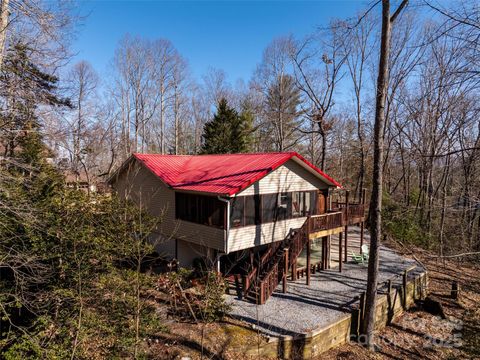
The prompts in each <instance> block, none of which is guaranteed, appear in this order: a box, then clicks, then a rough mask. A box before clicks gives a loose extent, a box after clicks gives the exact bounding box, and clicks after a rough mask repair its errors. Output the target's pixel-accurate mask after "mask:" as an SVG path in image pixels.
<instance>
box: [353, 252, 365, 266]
mask: <svg viewBox="0 0 480 360" xmlns="http://www.w3.org/2000/svg"><path fill="white" fill-rule="evenodd" d="M351 254H352V255H351V256H352V259H353V261H354V262H355V263H357V264H363V263H364V261H365V258H364V257H363V255H362V254H358V255H357V254H355V253H354V252H353V251H352V252H351Z"/></svg>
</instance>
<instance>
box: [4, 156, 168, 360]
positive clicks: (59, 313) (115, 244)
mask: <svg viewBox="0 0 480 360" xmlns="http://www.w3.org/2000/svg"><path fill="white" fill-rule="evenodd" d="M0 185H1V186H0V199H1V200H2V201H1V205H0V206H1V211H0V221H2V227H0V258H2V264H1V265H2V268H1V271H2V273H1V275H2V276H1V277H0V294H1V295H0V300H1V302H2V305H3V306H2V308H1V310H0V311H1V314H0V315H1V320H0V322H1V323H0V328H1V329H2V333H1V334H0V354H2V357H5V358H11V359H18V358H26V359H29V358H31V359H40V358H52V359H63V358H69V357H70V356H71V354H72V352H74V351H75V358H79V359H82V358H84V359H90V358H92V356H93V355H95V357H97V358H109V357H111V356H114V357H115V356H116V357H122V358H124V357H132V356H133V354H134V353H135V351H137V357H139V356H140V352H139V350H138V348H139V339H142V338H143V337H145V336H148V335H151V334H154V333H156V332H158V331H164V327H163V326H162V324H160V323H159V321H158V319H157V317H156V314H155V311H154V308H153V302H152V301H150V300H149V298H148V296H147V293H148V292H147V290H148V289H152V288H153V283H154V281H155V276H154V275H153V274H148V273H145V272H143V271H142V270H143V269H142V266H141V263H142V261H143V260H144V256H145V255H146V254H151V252H152V245H151V244H150V243H149V242H148V237H147V235H148V234H149V233H150V232H151V230H152V229H153V228H154V227H155V226H156V225H157V223H158V219H153V218H151V217H149V216H147V215H146V214H144V213H143V212H142V211H141V210H139V209H138V207H136V206H134V205H133V204H130V203H126V202H121V201H120V200H118V199H117V198H115V197H103V196H101V195H98V196H88V195H87V194H86V193H84V192H82V191H78V190H75V189H71V188H66V187H65V186H64V181H63V179H62V176H60V175H59V174H58V173H57V172H56V170H55V169H54V168H52V167H51V166H50V165H48V164H47V163H46V162H45V161H41V162H40V163H39V164H38V166H35V167H30V166H28V165H25V166H23V165H18V166H10V167H4V166H2V167H0ZM19 275H20V276H19Z"/></svg>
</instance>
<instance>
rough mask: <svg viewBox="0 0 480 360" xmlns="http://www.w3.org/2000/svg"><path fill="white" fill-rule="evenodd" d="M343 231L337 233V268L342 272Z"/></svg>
mask: <svg viewBox="0 0 480 360" xmlns="http://www.w3.org/2000/svg"><path fill="white" fill-rule="evenodd" d="M342 235H343V232H340V233H339V234H338V270H339V271H340V272H342V242H343V241H342V237H343V236H342Z"/></svg>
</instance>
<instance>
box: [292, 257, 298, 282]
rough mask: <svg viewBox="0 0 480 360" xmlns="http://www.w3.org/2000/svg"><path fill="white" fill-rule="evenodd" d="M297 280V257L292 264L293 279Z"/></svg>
mask: <svg viewBox="0 0 480 360" xmlns="http://www.w3.org/2000/svg"><path fill="white" fill-rule="evenodd" d="M295 280H297V259H295V260H293V264H292V281H295Z"/></svg>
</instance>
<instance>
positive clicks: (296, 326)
mask: <svg viewBox="0 0 480 360" xmlns="http://www.w3.org/2000/svg"><path fill="white" fill-rule="evenodd" d="M348 237H349V246H348V254H349V255H350V253H351V251H353V252H355V253H359V241H360V237H359V229H358V228H357V227H352V228H351V229H349V234H348ZM368 242H369V235H368V233H367V232H366V233H365V243H367V244H368ZM331 244H332V245H331V246H332V264H331V265H332V268H331V269H329V270H324V271H320V272H317V273H316V274H312V276H311V284H310V286H307V285H306V284H305V282H306V279H305V278H302V279H299V280H297V281H288V288H287V292H286V293H285V294H284V293H282V286H281V284H280V285H279V286H278V287H277V289H276V290H275V292H274V293H273V294H272V296H271V297H270V298H269V300H268V301H267V302H266V304H265V305H255V304H253V303H250V302H248V301H245V300H240V299H239V298H238V297H237V296H234V295H227V301H228V302H229V303H230V304H231V306H232V311H231V313H230V315H231V316H232V317H235V318H237V319H240V320H243V321H245V322H248V323H250V324H252V326H253V327H254V328H256V329H258V330H260V331H261V332H263V333H265V334H267V335H272V336H278V335H291V336H295V335H299V334H303V333H306V332H309V331H312V330H315V329H318V328H323V327H326V326H328V325H329V324H332V323H334V322H336V321H338V320H340V319H342V318H343V317H345V315H347V314H348V313H350V311H351V309H352V306H353V305H354V304H355V303H356V302H358V296H359V294H360V293H361V292H362V291H364V290H365V289H366V283H367V282H366V279H367V266H366V265H361V264H355V263H353V262H351V261H350V258H351V257H350V256H349V262H348V263H344V264H343V271H342V272H341V273H340V272H339V271H338V262H337V261H336V260H338V251H335V249H337V248H338V238H337V237H336V236H332V240H331ZM412 267H414V270H412V271H411V272H410V273H409V274H412V275H413V274H414V275H418V274H421V273H423V272H424V269H423V268H422V267H421V266H420V265H419V264H418V263H417V262H416V261H415V260H412V259H407V258H404V257H402V256H400V255H399V254H397V253H395V252H394V251H393V250H391V249H388V248H386V247H384V246H382V247H381V250H380V268H379V284H381V283H382V282H385V281H386V280H388V279H391V278H392V277H394V276H395V275H399V276H397V277H396V278H395V279H393V284H394V286H395V285H396V284H401V281H402V278H401V274H402V272H403V271H404V270H406V269H411V268H412Z"/></svg>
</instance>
